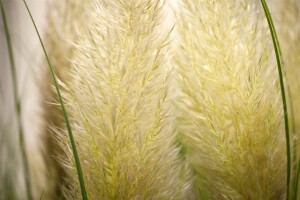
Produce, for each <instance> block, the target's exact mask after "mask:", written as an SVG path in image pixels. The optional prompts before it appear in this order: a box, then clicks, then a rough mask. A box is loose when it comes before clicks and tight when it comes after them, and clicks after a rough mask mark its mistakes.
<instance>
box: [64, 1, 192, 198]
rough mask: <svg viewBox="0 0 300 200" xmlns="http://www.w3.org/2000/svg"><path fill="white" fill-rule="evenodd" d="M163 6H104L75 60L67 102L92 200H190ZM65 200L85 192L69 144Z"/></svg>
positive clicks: (92, 17)
mask: <svg viewBox="0 0 300 200" xmlns="http://www.w3.org/2000/svg"><path fill="white" fill-rule="evenodd" d="M163 5H164V4H163V1H160V0H102V1H97V2H95V4H94V7H93V9H91V10H90V11H89V15H88V17H87V19H86V22H87V24H88V28H87V29H86V32H85V33H83V34H82V35H81V37H80V40H79V42H78V44H77V50H76V52H75V55H74V56H73V60H72V61H73V63H74V64H73V67H74V68H72V69H71V74H72V78H71V79H72V81H71V84H69V86H68V89H67V90H68V91H67V92H66V94H65V99H66V101H67V103H68V111H69V112H70V113H71V116H72V121H73V122H72V124H73V126H72V127H73V130H74V136H75V140H76V141H77V144H76V145H77V147H78V152H79V154H80V158H81V163H82V167H83V173H84V178H85V185H86V188H87V193H88V197H89V198H90V199H97V198H101V199H184V198H185V195H187V194H188V192H187V191H188V190H189V184H188V181H187V179H188V168H187V167H186V166H185V164H184V163H182V162H181V160H180V157H179V149H178V148H177V147H176V146H175V137H176V135H175V131H174V127H173V124H172V115H171V114H172V111H170V109H171V107H170V106H171V104H170V102H169V101H170V100H169V95H168V83H169V78H168V75H169V72H168V69H167V68H168V65H167V63H166V60H167V57H168V44H167V43H168V39H167V35H168V32H169V31H170V30H165V29H164V28H163V27H162V26H161V24H160V23H161V22H162V21H163V20H162V18H163V16H162V13H161V10H162V9H163ZM63 148H64V150H65V152H66V154H67V156H68V158H69V159H68V160H67V161H64V164H65V166H66V168H67V170H68V172H69V173H70V174H69V177H70V180H69V191H68V192H67V193H68V194H67V198H69V199H79V198H80V190H79V183H78V180H77V179H76V178H75V177H76V171H75V166H74V162H73V159H72V153H71V151H70V147H69V145H68V142H67V140H65V142H64V143H63Z"/></svg>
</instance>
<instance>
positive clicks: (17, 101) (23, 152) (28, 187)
mask: <svg viewBox="0 0 300 200" xmlns="http://www.w3.org/2000/svg"><path fill="white" fill-rule="evenodd" d="M0 7H1V14H2V20H3V25H4V32H5V37H6V42H7V47H8V55H9V62H10V69H11V74H12V80H13V94H14V103H15V111H16V117H17V126H18V132H19V138H18V139H19V143H18V144H19V147H20V151H21V155H22V157H21V159H22V164H23V170H24V180H25V187H26V192H27V199H28V200H32V199H33V197H32V189H31V181H30V174H29V167H28V158H27V153H26V147H25V146H26V144H25V140H24V131H23V124H22V104H21V101H20V97H19V94H18V83H17V74H16V65H15V60H14V54H13V48H12V43H11V38H10V33H9V28H8V25H7V20H6V15H5V11H4V10H5V9H4V6H3V3H2V0H0Z"/></svg>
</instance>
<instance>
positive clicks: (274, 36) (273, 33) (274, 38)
mask: <svg viewBox="0 0 300 200" xmlns="http://www.w3.org/2000/svg"><path fill="white" fill-rule="evenodd" d="M261 4H262V7H263V9H264V12H265V15H266V18H267V21H268V25H269V28H270V32H271V36H272V41H273V45H274V50H275V55H276V61H277V67H278V73H279V81H280V90H281V97H282V104H283V113H284V126H285V136H286V149H287V151H286V152H287V199H289V192H290V179H291V150H290V133H289V123H288V112H287V103H286V95H285V88H284V81H283V73H282V56H281V50H280V45H279V41H278V37H277V34H276V30H275V27H274V23H273V20H272V17H271V14H270V11H269V8H268V5H267V3H266V1H265V0H261Z"/></svg>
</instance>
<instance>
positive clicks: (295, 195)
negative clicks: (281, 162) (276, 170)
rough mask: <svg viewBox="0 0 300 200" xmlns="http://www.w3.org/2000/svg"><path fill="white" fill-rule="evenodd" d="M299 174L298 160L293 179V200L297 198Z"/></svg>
mask: <svg viewBox="0 0 300 200" xmlns="http://www.w3.org/2000/svg"><path fill="white" fill-rule="evenodd" d="M299 174H300V160H299V162H298V167H297V174H296V177H295V188H294V196H293V199H294V200H297V196H298V181H299Z"/></svg>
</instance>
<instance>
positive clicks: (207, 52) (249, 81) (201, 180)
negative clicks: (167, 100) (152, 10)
mask: <svg viewBox="0 0 300 200" xmlns="http://www.w3.org/2000/svg"><path fill="white" fill-rule="evenodd" d="M259 6H260V5H259V2H256V1H243V0H236V1H222V0H220V1H210V0H197V1H194V2H190V1H187V0H182V11H181V14H180V19H179V27H178V31H179V45H178V49H177V52H178V53H177V55H176V64H177V71H178V73H177V74H178V75H177V77H178V78H177V80H178V81H177V82H178V87H179V88H180V89H179V92H178V93H179V94H178V104H177V106H178V109H179V111H180V115H179V117H178V128H179V129H180V131H181V135H180V140H181V142H182V144H183V146H184V149H185V153H186V157H187V159H188V160H190V162H191V163H192V167H193V169H194V171H195V173H196V175H197V180H196V181H195V184H196V185H198V188H199V190H200V195H202V196H204V197H206V198H209V199H283V198H284V197H285V195H286V194H285V188H286V186H285V183H286V181H285V180H286V148H285V132H284V127H283V112H282V102H281V99H280V97H281V95H280V90H279V86H278V84H279V83H278V72H277V66H276V62H275V57H274V50H273V45H272V40H271V36H270V34H269V28H268V26H267V23H266V20H265V17H264V15H263V10H262V8H260V7H259Z"/></svg>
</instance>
